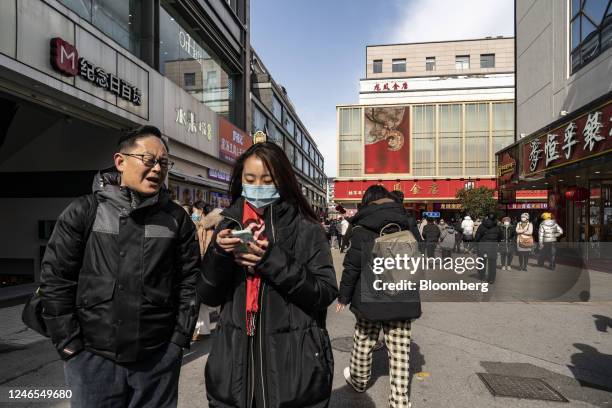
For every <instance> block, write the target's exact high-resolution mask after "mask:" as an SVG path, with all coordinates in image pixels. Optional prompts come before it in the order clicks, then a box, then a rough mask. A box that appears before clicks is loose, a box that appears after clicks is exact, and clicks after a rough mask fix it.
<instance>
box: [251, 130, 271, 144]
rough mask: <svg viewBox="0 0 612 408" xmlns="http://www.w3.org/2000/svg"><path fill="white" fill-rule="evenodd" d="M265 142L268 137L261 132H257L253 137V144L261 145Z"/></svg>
mask: <svg viewBox="0 0 612 408" xmlns="http://www.w3.org/2000/svg"><path fill="white" fill-rule="evenodd" d="M267 140H268V136H267V135H266V134H265V133H264V132H262V131H261V130H258V131H257V132H255V134H254V135H253V143H263V142H265V141H267Z"/></svg>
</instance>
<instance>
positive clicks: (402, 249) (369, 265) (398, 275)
mask: <svg viewBox="0 0 612 408" xmlns="http://www.w3.org/2000/svg"><path fill="white" fill-rule="evenodd" d="M358 228H365V227H363V226H360V225H357V226H355V227H354V230H355V229H358ZM392 228H394V229H395V230H396V231H395V232H390V233H386V231H389V230H391V229H392ZM370 231H371V232H373V233H376V234H377V235H378V237H376V238H374V240H373V241H372V243H371V247H370V245H366V246H364V251H362V263H361V265H362V272H361V274H362V278H364V279H362V282H363V284H365V285H366V286H365V287H364V286H363V285H362V294H363V295H365V296H362V299H363V300H364V301H367V300H369V301H372V302H381V301H398V300H402V299H406V300H411V299H414V293H413V294H412V295H411V294H410V293H409V292H408V291H398V290H389V289H383V290H376V289H374V284H375V281H376V280H382V282H384V283H387V282H388V283H394V284H398V283H401V282H402V281H405V280H413V281H414V280H415V277H416V276H417V275H412V274H411V272H412V271H411V270H406V269H404V268H403V267H402V265H394V266H393V267H392V268H386V267H384V265H382V266H383V269H384V271H383V272H382V273H374V268H375V265H374V260H375V259H376V258H378V259H381V258H382V259H385V258H394V259H395V258H396V256H398V255H399V256H400V258H402V259H403V258H404V256H406V257H407V258H413V257H418V256H419V255H420V252H419V243H418V241H417V240H416V239H415V237H414V235H412V232H410V231H409V230H402V229H401V227H400V226H399V225H398V224H395V223H390V224H387V225H385V226H383V227H382V228H381V229H380V231H378V232H376V231H372V230H370ZM363 257H366V258H363ZM409 265H410V263H409ZM378 266H379V267H380V266H381V265H378ZM398 266H400V267H399V268H398ZM417 286H418V285H417ZM410 292H413V291H410ZM417 296H418V295H417Z"/></svg>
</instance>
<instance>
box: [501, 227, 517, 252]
mask: <svg viewBox="0 0 612 408" xmlns="http://www.w3.org/2000/svg"><path fill="white" fill-rule="evenodd" d="M499 228H500V230H501V238H500V244H499V252H501V253H504V254H509V253H513V252H514V251H515V250H516V225H514V224H510V225H508V226H507V227H506V226H505V225H500V227H499Z"/></svg>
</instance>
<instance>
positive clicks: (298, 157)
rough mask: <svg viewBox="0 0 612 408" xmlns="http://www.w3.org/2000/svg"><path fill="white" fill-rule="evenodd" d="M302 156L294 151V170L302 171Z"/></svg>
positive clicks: (297, 151)
mask: <svg viewBox="0 0 612 408" xmlns="http://www.w3.org/2000/svg"><path fill="white" fill-rule="evenodd" d="M302 162H303V156H302V153H300V151H299V150H298V149H295V168H296V169H298V170H300V171H302Z"/></svg>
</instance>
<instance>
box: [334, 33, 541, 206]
mask: <svg viewBox="0 0 612 408" xmlns="http://www.w3.org/2000/svg"><path fill="white" fill-rule="evenodd" d="M337 114H338V129H337V131H338V144H339V148H338V152H339V157H338V178H337V179H336V182H335V200H336V202H338V203H341V204H343V205H344V206H345V207H347V208H349V209H350V208H351V207H354V205H355V203H356V202H357V201H358V200H360V199H361V197H362V195H363V192H364V191H365V190H366V189H367V187H369V186H370V185H372V184H383V185H385V186H386V187H387V188H388V189H392V190H393V189H396V190H401V191H403V192H404V196H405V205H406V206H407V207H409V208H413V209H415V210H417V211H424V210H427V211H434V212H439V213H441V216H443V217H444V216H446V217H448V216H452V215H454V214H455V213H457V212H459V211H460V210H461V207H460V204H459V203H458V201H457V199H456V198H455V195H456V192H457V190H459V189H461V188H464V187H466V188H472V187H479V186H486V187H489V188H494V187H495V160H494V159H495V152H496V151H498V150H500V149H501V148H502V147H504V146H507V145H509V144H511V143H512V142H513V141H514V39H513V38H503V37H497V38H483V39H476V40H464V41H447V42H429V43H412V44H389V45H374V46H368V47H367V48H366V77H365V78H364V79H361V81H360V93H359V104H357V105H338V107H337ZM543 198H544V199H545V196H544V197H543ZM521 199H522V200H524V201H525V205H531V204H532V203H534V202H535V201H537V200H538V199H542V197H539V196H538V195H537V194H533V193H524V194H523V193H522V197H521Z"/></svg>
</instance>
